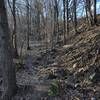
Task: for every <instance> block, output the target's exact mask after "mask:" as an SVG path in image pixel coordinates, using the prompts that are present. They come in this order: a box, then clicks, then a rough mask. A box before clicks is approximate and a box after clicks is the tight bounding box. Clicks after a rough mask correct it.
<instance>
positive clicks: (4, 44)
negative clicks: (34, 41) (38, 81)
mask: <svg viewBox="0 0 100 100" xmlns="http://www.w3.org/2000/svg"><path fill="white" fill-rule="evenodd" d="M0 67H1V68H2V76H3V86H4V89H3V95H2V97H1V99H0V100H11V97H12V95H13V94H14V93H15V92H16V76H15V68H14V66H13V57H12V46H11V43H10V33H9V28H8V19H7V14H6V8H5V2H4V0H0Z"/></svg>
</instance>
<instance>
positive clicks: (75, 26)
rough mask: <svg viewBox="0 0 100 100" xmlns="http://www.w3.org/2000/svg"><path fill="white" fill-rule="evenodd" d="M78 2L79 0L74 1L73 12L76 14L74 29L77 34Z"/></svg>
mask: <svg viewBox="0 0 100 100" xmlns="http://www.w3.org/2000/svg"><path fill="white" fill-rule="evenodd" d="M76 4H77V0H74V1H73V11H74V12H73V14H74V30H75V34H76V33H77V14H76Z"/></svg>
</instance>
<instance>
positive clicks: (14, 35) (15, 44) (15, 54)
mask: <svg viewBox="0 0 100 100" xmlns="http://www.w3.org/2000/svg"><path fill="white" fill-rule="evenodd" d="M15 5H16V0H13V20H14V29H13V46H14V57H15V58H17V57H18V51H17V35H16V7H15Z"/></svg>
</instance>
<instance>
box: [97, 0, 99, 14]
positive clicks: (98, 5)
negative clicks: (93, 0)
mask: <svg viewBox="0 0 100 100" xmlns="http://www.w3.org/2000/svg"><path fill="white" fill-rule="evenodd" d="M97 13H98V14H100V0H97Z"/></svg>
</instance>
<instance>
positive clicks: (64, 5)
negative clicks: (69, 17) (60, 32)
mask: <svg viewBox="0 0 100 100" xmlns="http://www.w3.org/2000/svg"><path fill="white" fill-rule="evenodd" d="M65 9H66V4H65V0H63V20H64V22H63V23H64V45H65V44H66V36H65V35H66V16H65V13H66V12H65V11H66V10H65Z"/></svg>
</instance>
